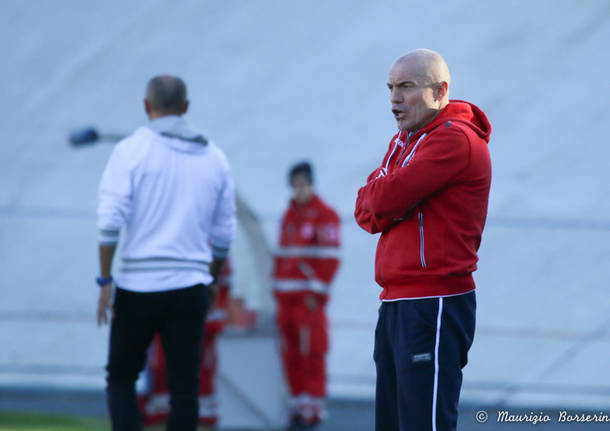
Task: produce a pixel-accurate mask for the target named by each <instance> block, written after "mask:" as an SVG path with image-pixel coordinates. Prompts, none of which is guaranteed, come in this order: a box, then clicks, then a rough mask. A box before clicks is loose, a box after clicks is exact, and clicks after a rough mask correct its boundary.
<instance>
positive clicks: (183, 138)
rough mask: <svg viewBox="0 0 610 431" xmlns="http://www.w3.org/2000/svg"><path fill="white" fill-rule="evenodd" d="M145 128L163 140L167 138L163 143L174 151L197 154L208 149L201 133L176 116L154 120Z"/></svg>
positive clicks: (206, 141)
mask: <svg viewBox="0 0 610 431" xmlns="http://www.w3.org/2000/svg"><path fill="white" fill-rule="evenodd" d="M146 127H147V128H149V129H150V130H152V131H153V132H155V133H157V134H159V135H161V136H163V137H165V138H169V139H164V140H163V142H164V143H165V144H166V145H168V146H169V147H170V148H172V149H174V150H176V151H180V152H187V153H197V152H201V151H204V150H205V149H206V148H207V147H208V140H207V139H206V137H205V136H204V135H203V133H201V132H199V131H198V130H196V129H195V128H193V127H192V126H191V125H190V124H189V123H188V121H186V120H185V119H184V118H182V117H178V116H177V115H167V116H165V117H159V118H155V119H154V120H151V121H150V122H149V123H148V125H147V126H146Z"/></svg>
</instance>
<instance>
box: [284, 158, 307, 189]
mask: <svg viewBox="0 0 610 431" xmlns="http://www.w3.org/2000/svg"><path fill="white" fill-rule="evenodd" d="M296 175H304V176H305V177H307V179H308V180H309V183H310V184H313V168H312V166H311V163H309V162H308V161H305V160H304V161H302V162H299V163H296V164H294V165H293V166H292V167H291V168H290V171H289V173H288V183H289V184H291V183H292V179H293V178H294V177H295V176H296Z"/></svg>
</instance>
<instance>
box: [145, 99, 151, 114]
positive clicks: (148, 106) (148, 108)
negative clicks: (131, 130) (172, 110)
mask: <svg viewBox="0 0 610 431" xmlns="http://www.w3.org/2000/svg"><path fill="white" fill-rule="evenodd" d="M144 111H145V112H146V115H148V116H150V103H148V100H146V99H144Z"/></svg>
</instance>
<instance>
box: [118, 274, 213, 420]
mask: <svg viewBox="0 0 610 431" xmlns="http://www.w3.org/2000/svg"><path fill="white" fill-rule="evenodd" d="M207 294H208V289H207V286H204V285H202V284H198V285H196V286H192V287H187V288H184V289H177V290H169V291H163V292H151V293H140V292H132V291H128V290H124V289H120V288H117V289H116V294H115V300H114V317H113V318H112V325H111V328H110V352H109V355H108V365H107V367H106V370H107V371H108V377H107V380H108V386H107V390H106V391H107V399H108V409H109V410H110V418H111V421H112V429H113V431H132V430H133V431H140V430H141V429H142V425H141V421H140V413H139V410H138V403H137V398H136V391H135V382H136V380H137V379H138V375H139V373H140V371H142V369H143V368H144V364H145V362H146V351H147V349H148V346H149V345H150V343H151V341H152V339H153V336H154V334H155V333H159V334H160V336H161V342H162V344H163V350H164V352H165V355H166V360H167V373H168V381H169V391H170V415H169V419H168V423H167V430H172V431H173V430H180V431H190V430H193V431H194V430H195V429H196V427H197V421H198V417H199V415H198V413H199V407H198V399H197V393H198V389H199V363H200V360H201V343H202V340H203V323H204V321H205V315H206V309H207Z"/></svg>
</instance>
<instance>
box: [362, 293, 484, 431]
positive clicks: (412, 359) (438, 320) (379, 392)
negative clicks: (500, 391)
mask: <svg viewBox="0 0 610 431" xmlns="http://www.w3.org/2000/svg"><path fill="white" fill-rule="evenodd" d="M475 310H476V298H475V293H474V292H470V293H467V294H464V295H457V296H450V297H444V298H426V299H410V300H400V301H395V302H383V303H382V304H381V307H380V309H379V320H378V322H377V328H376V329H375V352H374V354H373V357H374V359H375V365H376V367H377V389H376V396H375V429H376V430H377V431H452V430H455V429H456V425H457V407H458V401H459V397H460V388H461V386H462V368H463V367H464V366H465V365H466V362H467V361H468V350H469V349H470V346H471V344H472V339H473V337H474V328H475Z"/></svg>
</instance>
